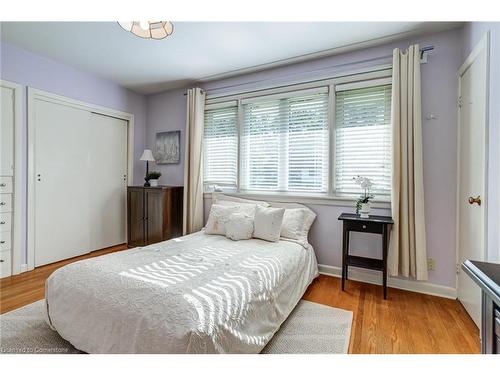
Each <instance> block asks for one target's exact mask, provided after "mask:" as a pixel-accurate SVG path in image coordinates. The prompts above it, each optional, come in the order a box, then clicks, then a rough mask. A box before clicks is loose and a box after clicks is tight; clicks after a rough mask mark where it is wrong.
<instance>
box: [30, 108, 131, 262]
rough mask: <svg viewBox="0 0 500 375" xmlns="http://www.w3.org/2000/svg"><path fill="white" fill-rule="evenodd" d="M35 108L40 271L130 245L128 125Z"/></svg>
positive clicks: (36, 242) (80, 111)
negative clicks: (128, 235)
mask: <svg viewBox="0 0 500 375" xmlns="http://www.w3.org/2000/svg"><path fill="white" fill-rule="evenodd" d="M34 103H35V104H34V105H35V119H34V122H35V125H34V133H35V134H34V145H33V148H34V174H35V175H34V176H35V187H34V189H35V194H34V195H35V198H34V199H35V220H34V253H35V266H41V265H44V264H48V263H53V262H56V261H59V260H62V259H68V258H71V257H74V256H78V255H82V254H85V253H88V252H90V251H93V250H97V249H102V248H105V247H109V246H113V245H118V244H122V243H125V242H126V186H127V126H128V123H127V122H126V121H124V120H120V119H117V118H113V117H108V116H104V115H99V114H95V113H92V112H90V111H88V110H84V109H80V108H76V107H73V106H70V105H66V104H64V103H55V102H52V101H45V100H40V99H36V100H34Z"/></svg>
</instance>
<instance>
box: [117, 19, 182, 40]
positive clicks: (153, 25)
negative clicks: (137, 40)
mask: <svg viewBox="0 0 500 375" xmlns="http://www.w3.org/2000/svg"><path fill="white" fill-rule="evenodd" d="M118 24H119V25H120V26H121V27H122V28H123V29H124V30H127V31H129V32H131V33H132V34H134V35H137V36H138V37H141V38H144V39H163V38H166V37H167V36H169V35H172V33H173V32H174V25H172V22H170V21H131V22H118Z"/></svg>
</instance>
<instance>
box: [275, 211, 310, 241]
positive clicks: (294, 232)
mask: <svg viewBox="0 0 500 375" xmlns="http://www.w3.org/2000/svg"><path fill="white" fill-rule="evenodd" d="M314 219H316V214H315V213H314V212H313V211H312V210H310V209H309V208H287V209H286V210H285V214H284V215H283V223H282V224H281V237H283V238H291V239H292V240H298V241H300V242H301V243H303V244H307V243H308V240H307V237H308V235H309V229H311V225H312V224H313V222H314Z"/></svg>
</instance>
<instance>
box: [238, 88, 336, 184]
mask: <svg viewBox="0 0 500 375" xmlns="http://www.w3.org/2000/svg"><path fill="white" fill-rule="evenodd" d="M240 168H241V183H240V189H242V190H272V191H295V192H301V191H307V192H327V191H328V93H327V89H326V88H321V89H317V90H315V92H314V91H313V92H311V90H309V91H308V92H307V93H300V92H298V93H297V92H296V93H288V94H287V95H283V94H282V95H279V96H277V97H268V98H265V97H263V98H257V99H256V98H252V99H251V100H249V101H243V129H242V138H241V163H240Z"/></svg>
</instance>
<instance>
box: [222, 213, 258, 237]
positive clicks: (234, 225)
mask: <svg viewBox="0 0 500 375" xmlns="http://www.w3.org/2000/svg"><path fill="white" fill-rule="evenodd" d="M252 234H253V217H251V216H249V215H247V214H244V213H242V212H236V213H234V214H231V215H230V216H229V221H228V222H227V223H226V237H227V238H229V239H231V240H233V241H239V240H249V239H250V238H252Z"/></svg>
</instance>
